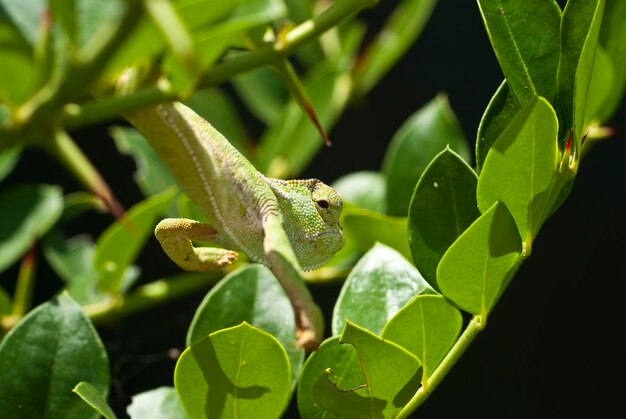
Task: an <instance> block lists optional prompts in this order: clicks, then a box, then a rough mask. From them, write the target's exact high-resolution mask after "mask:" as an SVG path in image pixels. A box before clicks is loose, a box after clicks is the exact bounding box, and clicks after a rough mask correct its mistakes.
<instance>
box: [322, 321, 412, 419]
mask: <svg viewBox="0 0 626 419" xmlns="http://www.w3.org/2000/svg"><path fill="white" fill-rule="evenodd" d="M339 341H340V343H349V344H350V345H352V346H354V347H355V348H356V350H357V353H358V355H359V359H360V361H361V369H362V371H363V374H364V375H365V381H364V382H362V383H361V385H359V386H357V387H355V388H351V389H350V388H348V389H346V388H340V387H339V386H338V385H337V383H336V382H335V381H336V380H337V378H334V379H333V378H331V374H333V371H330V370H327V371H326V372H324V373H322V374H321V375H320V376H318V377H317V379H316V380H315V383H314V386H313V399H314V400H315V402H316V403H317V405H318V406H320V407H321V408H323V409H325V410H327V411H328V412H330V413H332V414H334V415H336V416H338V417H349V418H391V417H394V415H395V414H397V413H398V412H399V411H400V409H402V407H403V406H404V405H405V404H406V403H407V402H408V401H409V400H410V398H411V397H412V396H413V394H414V393H415V391H417V389H418V387H419V375H418V370H419V368H420V362H419V360H418V359H417V358H416V357H415V355H413V354H411V353H409V352H407V351H406V350H404V349H403V348H401V347H400V346H398V345H396V344H395V343H393V342H390V341H387V340H384V339H382V338H380V337H378V336H376V335H374V334H372V333H371V332H369V331H367V330H365V329H362V328H360V327H359V326H357V325H355V324H353V323H351V322H348V323H347V324H346V327H345V329H344V330H343V333H342V334H341V339H340V340H339ZM390 365H393V368H390ZM335 374H338V375H342V374H343V371H336V372H335Z"/></svg>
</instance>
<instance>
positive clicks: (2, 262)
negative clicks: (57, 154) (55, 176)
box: [0, 185, 63, 272]
mask: <svg viewBox="0 0 626 419" xmlns="http://www.w3.org/2000/svg"><path fill="white" fill-rule="evenodd" d="M62 211H63V196H62V195H61V189H60V188H58V187H57V186H50V185H21V186H14V187H11V188H7V189H4V190H2V191H0V214H2V217H3V220H2V223H0V272H2V271H3V270H5V269H6V268H8V267H9V266H11V265H12V264H13V263H14V262H16V261H17V260H18V259H19V258H20V257H21V256H22V255H23V254H24V253H25V252H26V251H27V250H28V249H29V248H30V247H31V246H32V245H33V243H34V242H35V240H37V239H38V238H39V237H41V236H42V235H43V234H44V233H45V232H46V231H48V230H49V229H50V228H51V227H52V226H53V225H54V223H56V221H57V220H58V219H59V218H60V217H61V212H62Z"/></svg>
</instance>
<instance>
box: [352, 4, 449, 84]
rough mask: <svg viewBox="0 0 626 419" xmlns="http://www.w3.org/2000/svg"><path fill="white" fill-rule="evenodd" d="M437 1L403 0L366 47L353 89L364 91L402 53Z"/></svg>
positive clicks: (421, 27) (411, 42)
mask: <svg viewBox="0 0 626 419" xmlns="http://www.w3.org/2000/svg"><path fill="white" fill-rule="evenodd" d="M435 4H437V0H403V1H401V2H398V5H397V6H396V8H395V9H394V10H393V12H392V14H391V16H390V17H389V19H388V20H387V21H386V22H385V24H384V26H383V28H382V29H381V31H380V32H379V33H378V34H377V36H376V38H375V39H374V41H373V42H372V43H371V45H370V46H369V47H368V49H367V50H366V52H365V54H364V57H363V61H362V64H361V65H360V66H359V68H358V70H359V71H358V72H357V74H356V77H355V78H356V80H357V86H356V90H357V92H358V94H359V95H360V96H363V95H364V94H365V93H367V92H368V91H369V90H370V89H371V88H372V87H373V86H374V85H375V84H376V83H377V82H378V80H380V79H381V78H382V77H383V75H384V74H385V73H386V72H387V71H389V69H390V68H392V67H393V65H394V64H395V63H396V62H397V61H398V60H399V59H400V58H401V57H402V56H403V55H404V54H405V52H406V51H407V50H408V49H409V47H410V46H411V45H413V43H414V42H415V40H416V39H417V37H418V36H419V35H420V33H421V32H422V30H423V29H424V26H425V25H426V23H427V22H428V19H429V18H430V15H431V14H432V11H433V9H434V8H435Z"/></svg>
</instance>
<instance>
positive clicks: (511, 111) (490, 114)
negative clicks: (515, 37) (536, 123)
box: [476, 80, 521, 173]
mask: <svg viewBox="0 0 626 419" xmlns="http://www.w3.org/2000/svg"><path fill="white" fill-rule="evenodd" d="M520 110H521V108H520V106H519V105H518V104H517V99H515V96H513V92H511V89H510V88H509V85H508V84H507V82H506V80H504V81H503V82H502V84H501V85H500V87H498V90H497V91H496V93H495V94H494V95H493V97H492V98H491V101H489V105H487V109H486V110H485V113H484V114H483V117H482V119H481V120H480V125H479V126H478V134H477V135H476V171H477V172H478V173H480V171H481V170H482V167H483V164H484V162H485V159H486V158H487V153H489V150H490V149H491V147H492V146H493V143H495V142H496V140H497V139H498V137H500V135H501V134H502V131H504V129H505V128H506V127H507V126H508V125H509V124H510V123H511V121H512V120H513V118H515V115H517V114H518V112H519V111H520Z"/></svg>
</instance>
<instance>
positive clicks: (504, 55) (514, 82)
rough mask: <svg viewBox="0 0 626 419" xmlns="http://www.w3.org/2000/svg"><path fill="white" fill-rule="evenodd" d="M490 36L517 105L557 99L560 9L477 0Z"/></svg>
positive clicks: (546, 0) (545, 2)
mask: <svg viewBox="0 0 626 419" xmlns="http://www.w3.org/2000/svg"><path fill="white" fill-rule="evenodd" d="M478 5H479V6H480V11H481V13H482V17H483V21H484V23H485V28H486V29H487V34H488V35H489V39H490V40H491V44H492V46H493V50H494V51H495V53H496V57H497V58H498V62H499V63H500V67H501V68H502V72H503V73H504V77H505V78H506V80H507V83H508V85H509V87H510V88H511V91H512V92H513V95H514V96H515V97H516V98H517V101H518V103H519V104H520V105H521V106H524V105H525V104H526V102H528V101H529V100H531V99H532V98H533V97H534V96H543V97H545V98H546V99H548V101H551V102H552V101H553V100H554V99H555V98H556V88H555V85H556V73H557V68H558V66H559V51H560V50H559V43H558V42H557V40H558V39H559V25H560V23H561V9H560V7H559V6H558V5H557V3H556V2H555V1H553V0H525V1H517V0H496V1H494V0H478Z"/></svg>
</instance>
